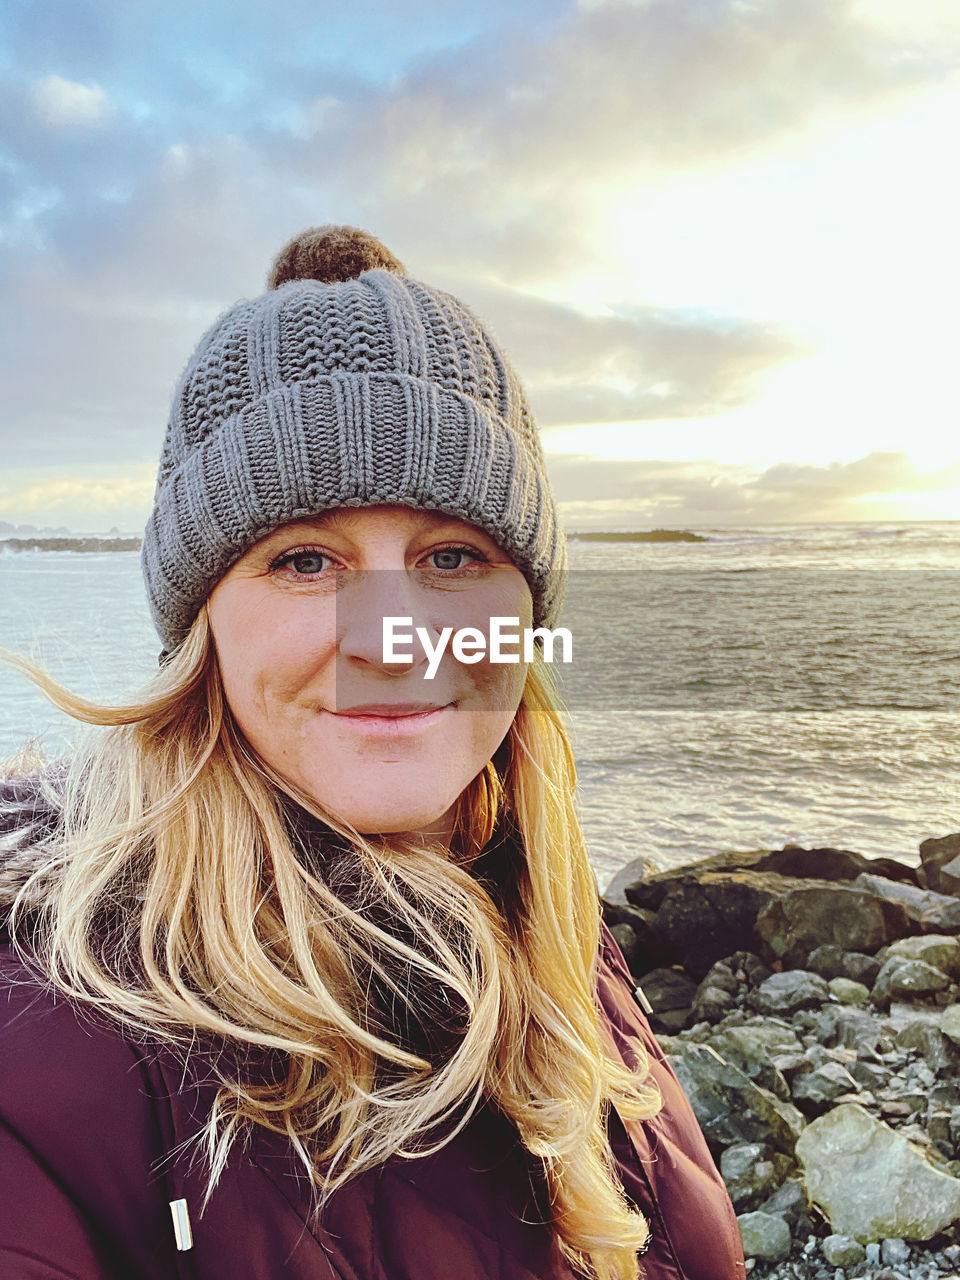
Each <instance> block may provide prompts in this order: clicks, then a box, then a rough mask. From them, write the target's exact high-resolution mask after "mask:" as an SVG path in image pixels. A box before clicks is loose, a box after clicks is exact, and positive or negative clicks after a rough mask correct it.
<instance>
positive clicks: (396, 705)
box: [333, 702, 448, 718]
mask: <svg viewBox="0 0 960 1280" xmlns="http://www.w3.org/2000/svg"><path fill="white" fill-rule="evenodd" d="M446 705H448V704H447V703H443V702H358V703H357V704H356V705H355V706H353V707H344V708H343V710H342V711H335V712H334V713H333V714H334V715H337V716H350V717H351V718H353V717H355V716H377V717H381V716H389V717H397V716H416V715H423V714H424V713H426V712H428V711H442V710H443V708H444V706H446Z"/></svg>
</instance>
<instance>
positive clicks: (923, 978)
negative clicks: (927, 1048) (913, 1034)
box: [870, 900, 960, 1008]
mask: <svg viewBox="0 0 960 1280" xmlns="http://www.w3.org/2000/svg"><path fill="white" fill-rule="evenodd" d="M957 906H958V907H960V900H958V902H957ZM949 985H950V979H949V978H948V977H947V975H946V974H945V973H944V972H943V971H942V970H940V969H935V968H934V967H933V965H932V964H926V963H925V962H924V961H923V960H910V959H907V958H906V957H904V956H896V955H894V956H890V958H889V959H887V960H885V961H884V962H883V964H882V965H881V967H880V972H879V973H878V974H877V980H876V982H875V983H874V984H873V991H871V993H870V999H871V1000H872V1001H873V1003H874V1004H875V1005H877V1006H878V1007H880V1008H885V1007H886V1006H887V1005H888V1004H889V1003H890V1001H891V1000H894V999H896V998H897V997H898V996H900V997H903V996H908V997H912V998H917V997H921V998H922V997H924V996H932V995H933V994H934V993H935V992H937V991H943V990H944V989H945V988H946V987H948V986H949Z"/></svg>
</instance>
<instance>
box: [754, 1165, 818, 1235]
mask: <svg viewBox="0 0 960 1280" xmlns="http://www.w3.org/2000/svg"><path fill="white" fill-rule="evenodd" d="M757 1207H758V1208H759V1209H761V1210H762V1211H763V1212H764V1213H772V1214H773V1215H774V1216H775V1217H777V1218H783V1220H784V1222H786V1223H787V1225H788V1226H789V1227H790V1228H791V1230H792V1231H793V1232H795V1233H796V1234H800V1233H804V1232H806V1231H811V1230H812V1229H813V1224H812V1223H811V1221H810V1201H809V1200H808V1199H807V1193H806V1191H804V1189H803V1183H802V1182H801V1181H800V1179H799V1178H787V1179H786V1180H785V1181H784V1182H782V1183H781V1184H780V1186H779V1187H778V1188H777V1190H776V1191H774V1193H773V1195H772V1196H770V1197H769V1199H767V1200H764V1202H763V1204H761V1205H758V1206H757Z"/></svg>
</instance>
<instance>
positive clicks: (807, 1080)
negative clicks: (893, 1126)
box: [793, 1062, 858, 1115]
mask: <svg viewBox="0 0 960 1280" xmlns="http://www.w3.org/2000/svg"><path fill="white" fill-rule="evenodd" d="M857 1092H858V1085H857V1082H856V1080H854V1078H853V1076H851V1074H850V1072H849V1071H847V1069H846V1068H845V1067H843V1066H841V1065H840V1063H839V1062H825V1063H823V1065H822V1066H819V1067H817V1068H816V1070H815V1071H809V1072H807V1073H806V1074H805V1075H801V1076H797V1077H796V1079H795V1080H794V1081H793V1100H794V1102H796V1103H797V1105H798V1106H799V1107H800V1109H801V1110H802V1111H807V1112H810V1113H812V1114H814V1115H816V1114H819V1112H821V1111H823V1110H824V1108H825V1107H826V1106H827V1105H828V1103H831V1102H833V1101H834V1100H835V1099H837V1098H839V1097H840V1096H841V1094H844V1093H857Z"/></svg>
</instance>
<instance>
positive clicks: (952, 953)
mask: <svg viewBox="0 0 960 1280" xmlns="http://www.w3.org/2000/svg"><path fill="white" fill-rule="evenodd" d="M891 956H902V957H903V958H904V959H905V960H922V961H923V962H924V964H932V965H933V967H934V968H935V969H942V970H943V972H944V973H945V974H947V976H948V977H950V978H953V979H954V980H956V979H957V978H960V941H958V940H957V939H956V938H954V937H952V936H951V935H950V934H946V933H925V934H920V935H919V936H917V937H913V938H899V939H898V940H897V941H896V942H891V943H890V945H889V946H888V947H884V948H883V950H882V951H881V952H879V953H878V955H877V959H878V960H879V961H880V963H881V964H882V963H883V962H884V961H885V960H888V959H889V958H890V957H891Z"/></svg>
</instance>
